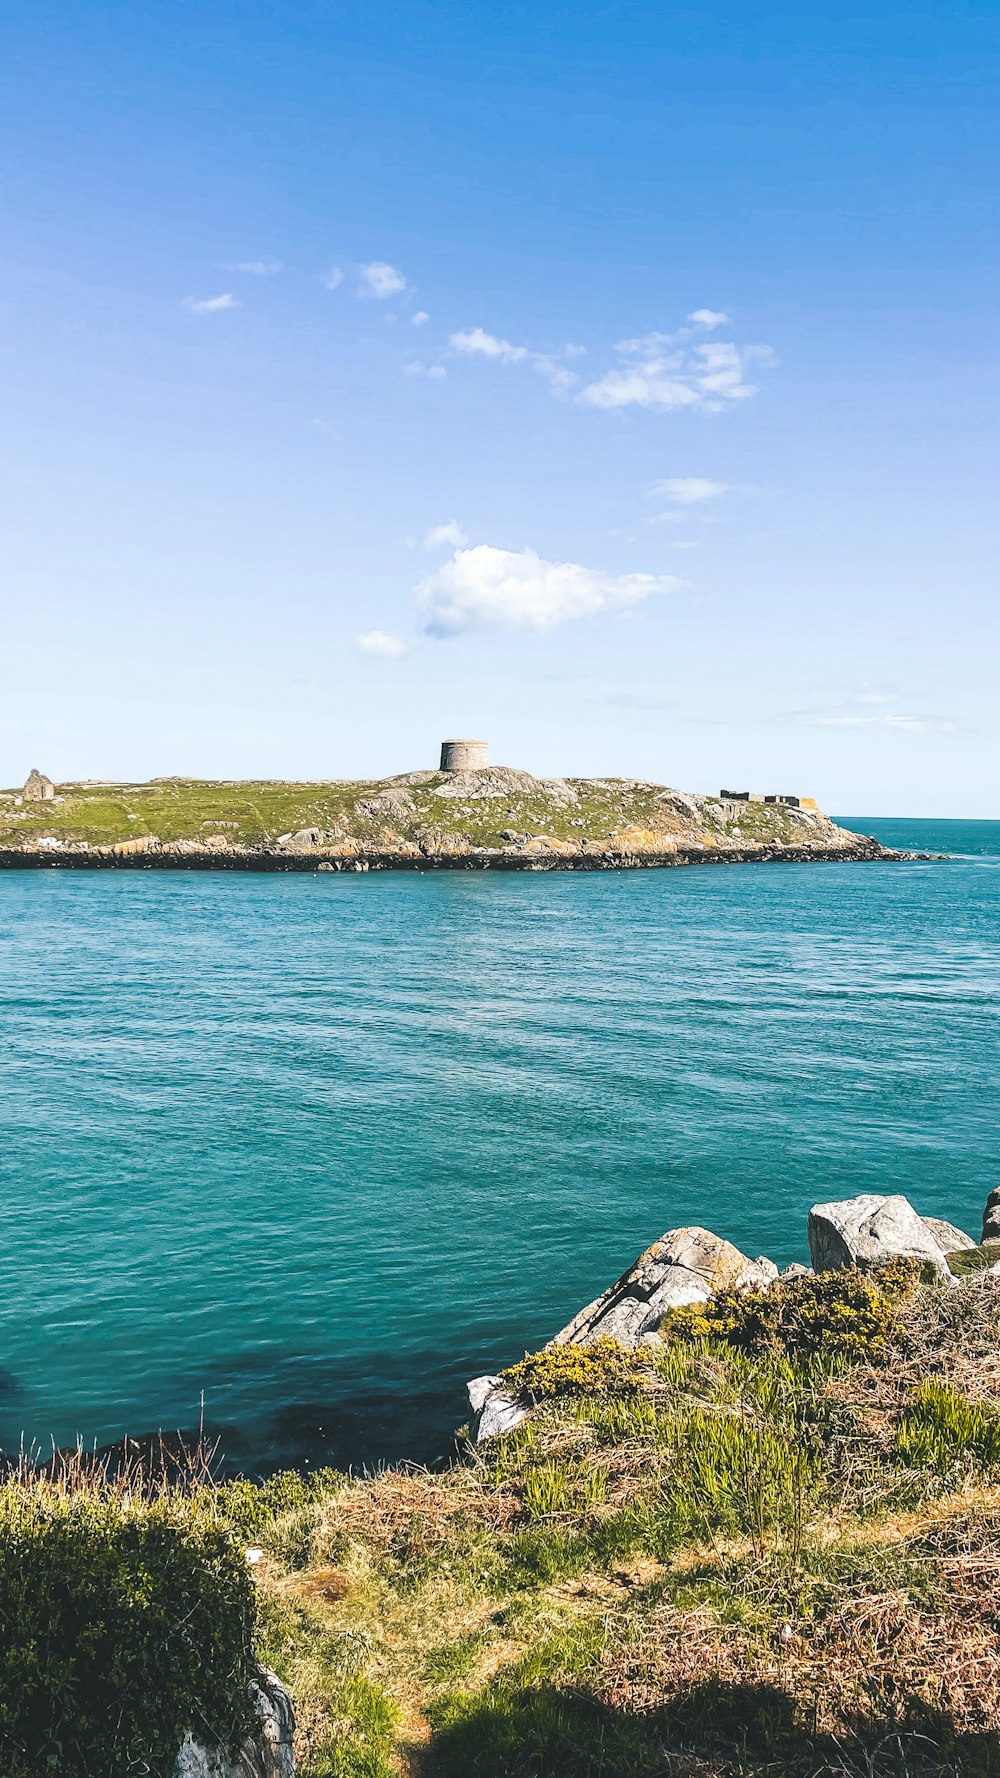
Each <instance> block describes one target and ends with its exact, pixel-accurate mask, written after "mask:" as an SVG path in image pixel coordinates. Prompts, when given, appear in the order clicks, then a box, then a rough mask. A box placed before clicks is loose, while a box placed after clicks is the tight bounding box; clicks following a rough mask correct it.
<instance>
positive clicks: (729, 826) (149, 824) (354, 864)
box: [0, 766, 902, 871]
mask: <svg viewBox="0 0 1000 1778" xmlns="http://www.w3.org/2000/svg"><path fill="white" fill-rule="evenodd" d="M39 785H41V786H42V787H43V788H44V790H45V792H46V794H44V795H43V794H41V793H39V791H38V788H37V787H38V786H39ZM900 856H902V855H901V854H899V853H895V852H889V851H887V850H886V849H885V848H884V847H883V846H880V845H879V844H878V842H877V841H876V840H874V839H871V838H868V837H867V836H865V835H863V834H857V833H851V832H849V831H848V830H847V829H846V828H842V827H838V826H837V825H836V823H835V822H833V821H831V820H830V817H829V816H828V815H825V814H823V813H822V811H821V810H819V809H816V808H812V807H808V806H806V807H795V806H792V805H789V804H787V803H778V802H764V801H762V800H753V801H747V802H744V801H737V800H735V799H732V798H728V797H722V796H718V797H712V796H695V795H690V794H689V793H688V792H686V791H682V790H672V789H670V788H668V787H666V786H664V785H660V784H651V783H647V782H645V781H641V780H638V779H610V778H608V779H605V778H590V779H584V778H535V777H532V775H531V774H530V773H529V772H522V771H516V770H513V769H511V768H509V767H504V766H490V767H486V768H484V769H482V770H477V771H457V772H454V771H453V772H430V771H426V772H425V771H418V772H406V773H403V774H402V776H400V777H395V778H388V779H383V780H375V781H372V782H362V783H328V784H288V783H266V782H261V783H206V782H201V781H195V780H181V779H158V780H156V781H154V782H153V783H150V784H62V785H54V786H53V785H50V784H49V783H48V780H46V779H43V778H42V777H41V775H40V774H32V778H31V779H30V780H29V782H28V784H27V785H26V786H25V787H24V790H23V791H20V792H19V791H13V790H12V791H5V792H0V868H2V867H4V866H7V867H8V868H18V867H21V868H24V867H38V866H52V865H56V866H60V865H62V866H68V867H73V866H83V867H102V866H103V867H111V868H121V867H123V866H124V867H126V868H139V869H157V868H165V869H177V868H180V869H199V868H201V869H213V870H215V869H231V870H232V869H237V870H238V869H252V870H261V869H264V870H317V869H318V870H334V871H342V870H353V871H364V870H386V869H395V870H399V869H488V868H494V869H501V870H504V869H506V870H551V869H562V870H565V869H574V870H588V869H589V870H601V869H622V868H627V867H641V866H650V865H677V864H693V863H709V862H718V863H735V862H740V861H743V860H757V861H762V862H763V861H776V860H781V859H787V860H795V859H830V860H869V859H896V858H899V857H900Z"/></svg>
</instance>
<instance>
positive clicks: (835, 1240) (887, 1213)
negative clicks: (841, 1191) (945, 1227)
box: [809, 1192, 951, 1278]
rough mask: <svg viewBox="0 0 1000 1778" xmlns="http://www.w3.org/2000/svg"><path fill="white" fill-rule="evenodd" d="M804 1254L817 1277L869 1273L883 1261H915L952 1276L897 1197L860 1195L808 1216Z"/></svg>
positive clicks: (906, 1202) (910, 1211) (939, 1249)
mask: <svg viewBox="0 0 1000 1778" xmlns="http://www.w3.org/2000/svg"><path fill="white" fill-rule="evenodd" d="M809 1252H810V1254H811V1255H812V1262H813V1265H814V1267H815V1268H816V1271H817V1272H836V1271H842V1270H843V1269H844V1268H845V1267H846V1266H860V1267H862V1268H868V1267H870V1266H876V1265H879V1264H880V1263H881V1262H882V1261H883V1260H888V1259H919V1260H925V1261H927V1263H928V1264H929V1265H932V1266H933V1267H934V1269H935V1271H936V1272H938V1273H940V1275H941V1276H942V1277H943V1278H948V1277H950V1276H951V1274H950V1272H949V1270H948V1263H947V1261H946V1259H945V1256H944V1249H943V1248H942V1247H941V1245H940V1243H939V1242H938V1241H937V1240H936V1239H935V1237H934V1236H933V1235H932V1234H931V1231H930V1229H929V1228H928V1227H927V1224H926V1223H925V1222H924V1220H923V1218H922V1217H920V1216H918V1215H917V1212H916V1211H915V1210H914V1208H913V1205H912V1204H911V1203H910V1201H909V1199H908V1198H904V1197H903V1196H902V1195H901V1194H893V1195H892V1196H891V1197H879V1196H877V1195H876V1194H875V1193H872V1192H864V1193H862V1195H861V1196H860V1197H857V1198H844V1199H841V1200H840V1201H839V1202H836V1203H830V1204H814V1205H813V1207H812V1209H811V1210H810V1212H809Z"/></svg>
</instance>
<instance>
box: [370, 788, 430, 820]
mask: <svg viewBox="0 0 1000 1778" xmlns="http://www.w3.org/2000/svg"><path fill="white" fill-rule="evenodd" d="M357 809H358V814H359V815H366V816H367V817H368V819H369V820H370V821H396V822H399V823H404V822H407V821H410V820H412V818H413V816H414V815H415V814H416V812H417V805H416V803H415V802H414V800H413V798H412V796H411V795H410V793H409V791H408V790H403V789H397V788H395V787H394V788H393V789H391V790H380V791H378V792H377V794H376V795H375V796H369V797H365V798H364V800H363V801H362V802H359V803H358V805H357Z"/></svg>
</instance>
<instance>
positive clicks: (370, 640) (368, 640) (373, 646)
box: [354, 630, 410, 661]
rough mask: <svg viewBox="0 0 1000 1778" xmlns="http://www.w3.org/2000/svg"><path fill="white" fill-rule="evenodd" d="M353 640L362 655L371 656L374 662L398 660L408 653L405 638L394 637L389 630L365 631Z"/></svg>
mask: <svg viewBox="0 0 1000 1778" xmlns="http://www.w3.org/2000/svg"><path fill="white" fill-rule="evenodd" d="M354 640H355V642H356V643H357V646H358V647H359V648H360V650H361V653H362V654H368V655H371V656H372V658H373V659H375V660H383V661H394V660H399V658H400V656H401V655H404V654H409V652H410V644H409V643H408V642H407V641H406V639H405V637H403V636H394V635H393V633H392V631H391V630H365V631H364V632H363V633H362V634H361V635H360V636H355V638H354Z"/></svg>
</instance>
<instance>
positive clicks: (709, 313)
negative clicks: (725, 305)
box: [688, 309, 729, 328]
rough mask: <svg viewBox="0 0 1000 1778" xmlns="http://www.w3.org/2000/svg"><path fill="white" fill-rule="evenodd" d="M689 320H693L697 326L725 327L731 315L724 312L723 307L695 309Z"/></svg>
mask: <svg viewBox="0 0 1000 1778" xmlns="http://www.w3.org/2000/svg"><path fill="white" fill-rule="evenodd" d="M688 320H689V321H693V322H694V324H695V326H696V327H708V328H712V327H725V326H726V325H727V324H728V321H729V316H728V315H725V314H723V312H722V310H721V309H693V310H692V311H691V314H690V315H689V316H688Z"/></svg>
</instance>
